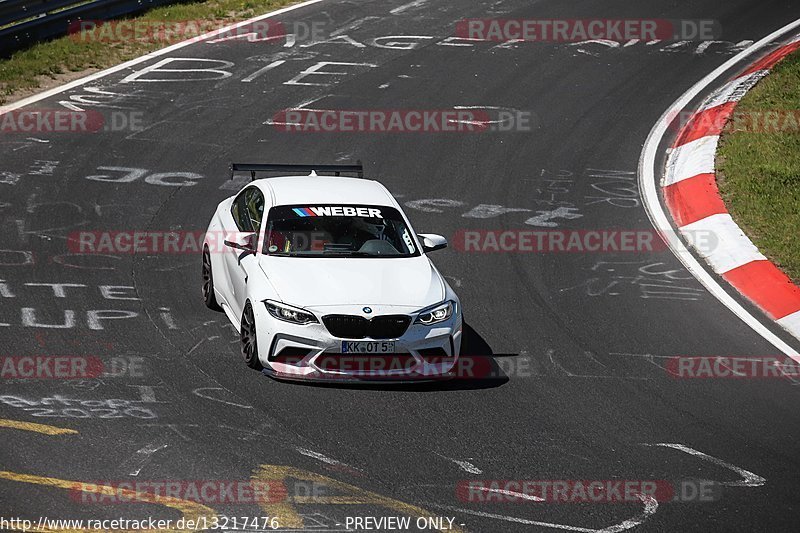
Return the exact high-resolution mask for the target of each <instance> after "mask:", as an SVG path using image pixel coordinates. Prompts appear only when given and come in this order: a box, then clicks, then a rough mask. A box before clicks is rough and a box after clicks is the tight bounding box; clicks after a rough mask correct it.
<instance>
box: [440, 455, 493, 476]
mask: <svg viewBox="0 0 800 533" xmlns="http://www.w3.org/2000/svg"><path fill="white" fill-rule="evenodd" d="M436 455H438V456H439V457H441V458H442V459H447V460H448V461H450V462H451V463H455V464H457V465H458V467H459V468H460V469H461V470H463V471H464V472H469V473H470V474H483V470H481V469H480V468H478V467H477V466H475V465H474V464H472V463H470V462H469V461H462V460H461V459H453V458H452V457H447V456H446V455H442V454H440V453H437V454H436Z"/></svg>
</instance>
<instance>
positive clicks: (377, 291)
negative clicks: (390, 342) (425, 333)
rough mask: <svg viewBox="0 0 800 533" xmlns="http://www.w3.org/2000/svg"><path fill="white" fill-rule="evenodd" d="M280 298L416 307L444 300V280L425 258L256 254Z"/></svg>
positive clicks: (302, 304) (312, 302) (297, 301)
mask: <svg viewBox="0 0 800 533" xmlns="http://www.w3.org/2000/svg"><path fill="white" fill-rule="evenodd" d="M260 264H261V268H262V270H263V271H264V273H265V274H266V275H267V277H268V278H269V280H270V282H271V283H272V286H273V287H275V290H276V291H277V293H278V296H279V297H280V299H281V300H282V301H283V302H284V303H287V304H290V305H296V306H299V307H319V306H326V305H331V306H341V305H374V306H398V307H409V308H414V309H421V308H423V307H426V306H428V305H433V304H436V303H438V302H441V301H442V300H443V299H444V295H445V291H444V281H443V280H442V278H441V275H440V274H439V272H438V271H437V270H436V269H435V268H434V267H433V265H432V264H431V262H430V261H429V260H428V258H427V257H425V256H424V255H421V256H419V257H408V258H396V259H395V258H380V259H371V258H362V257H359V258H351V259H347V258H311V257H270V256H262V257H261V260H260Z"/></svg>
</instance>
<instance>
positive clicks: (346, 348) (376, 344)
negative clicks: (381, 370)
mask: <svg viewBox="0 0 800 533" xmlns="http://www.w3.org/2000/svg"><path fill="white" fill-rule="evenodd" d="M393 352H394V341H342V353H393Z"/></svg>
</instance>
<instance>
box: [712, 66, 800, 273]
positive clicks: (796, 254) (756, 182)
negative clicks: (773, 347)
mask: <svg viewBox="0 0 800 533" xmlns="http://www.w3.org/2000/svg"><path fill="white" fill-rule="evenodd" d="M765 112H767V113H765ZM769 112H773V113H769ZM736 116H744V117H748V120H747V121H746V124H748V125H749V127H744V128H740V127H732V128H726V129H727V130H728V131H727V132H726V133H724V134H723V136H722V143H721V146H720V150H719V153H718V159H717V167H718V172H717V180H718V184H719V187H720V192H721V193H722V198H723V199H724V200H725V204H726V205H727V206H728V210H729V211H730V213H731V216H733V218H734V220H736V222H737V223H738V224H739V226H741V228H742V229H743V230H744V231H745V233H747V235H748V237H750V239H751V240H752V241H753V243H755V245H756V246H758V249H759V250H760V251H761V252H762V253H763V254H764V255H766V256H767V257H768V258H769V259H770V260H772V261H773V262H774V263H775V264H777V265H778V266H779V267H781V268H782V269H783V271H784V272H786V274H787V275H788V276H789V277H790V278H792V280H793V281H794V282H795V283H798V282H800V118H798V117H800V53H794V54H792V55H790V56H789V57H788V58H786V59H785V60H784V61H782V62H781V63H779V64H778V66H777V67H776V68H775V69H774V70H773V71H772V73H771V74H770V75H769V76H768V77H767V78H765V79H764V80H762V81H761V82H760V83H759V84H758V85H756V87H755V88H754V89H753V90H751V91H750V92H749V93H747V95H746V96H745V97H744V99H743V100H742V102H741V103H740V104H739V106H737V108H736ZM752 118H759V119H761V118H767V119H768V120H769V121H770V122H768V123H766V124H765V123H763V122H762V121H761V120H759V121H758V122H757V123H756V122H754V121H753V120H752ZM734 124H735V122H734ZM729 125H730V124H729ZM742 130H746V131H742ZM751 130H756V131H751ZM759 130H760V131H759Z"/></svg>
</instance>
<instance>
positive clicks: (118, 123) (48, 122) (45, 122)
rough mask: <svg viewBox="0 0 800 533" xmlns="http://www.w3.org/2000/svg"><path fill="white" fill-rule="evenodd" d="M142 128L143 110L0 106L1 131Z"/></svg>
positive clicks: (26, 133)
mask: <svg viewBox="0 0 800 533" xmlns="http://www.w3.org/2000/svg"><path fill="white" fill-rule="evenodd" d="M143 129H144V113H143V112H142V111H120V110H115V111H110V112H108V113H106V114H104V113H101V112H99V111H94V110H88V111H70V110H66V109H30V108H25V109H13V110H8V109H4V108H2V107H0V134H20V135H33V134H42V133H99V132H117V131H124V132H134V131H141V130H143Z"/></svg>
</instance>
